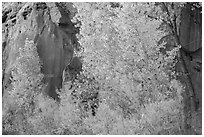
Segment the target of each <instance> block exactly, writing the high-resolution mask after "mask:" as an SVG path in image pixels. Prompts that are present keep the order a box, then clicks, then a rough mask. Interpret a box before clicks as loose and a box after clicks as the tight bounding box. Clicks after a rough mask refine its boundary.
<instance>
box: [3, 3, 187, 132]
mask: <svg viewBox="0 0 204 137" xmlns="http://www.w3.org/2000/svg"><path fill="white" fill-rule="evenodd" d="M181 5H182V4H180V5H179V4H178V9H176V11H169V12H177V14H178V17H179V14H180V8H181V7H182V6H181ZM74 6H75V8H76V9H77V13H76V16H75V17H74V18H73V22H75V23H76V24H77V26H76V27H79V28H80V31H79V34H77V36H78V42H79V43H80V50H79V51H77V52H76V55H77V56H78V57H80V59H82V70H80V71H81V72H80V74H78V76H77V77H74V78H75V79H74V80H73V81H70V82H66V83H63V87H62V89H61V90H60V91H59V92H58V93H59V96H60V102H57V101H55V100H53V99H52V98H50V97H48V96H47V95H46V94H45V93H44V87H45V85H44V84H42V79H43V74H41V72H40V67H41V64H40V61H39V57H38V54H37V50H36V45H35V44H34V43H33V42H32V41H28V40H26V42H25V45H24V46H23V49H19V52H20V56H19V58H18V59H17V60H16V63H15V66H14V68H13V71H12V72H13V73H12V76H13V79H12V88H11V89H10V90H9V92H8V98H11V99H12V101H13V102H10V103H6V104H9V105H10V106H8V105H7V106H4V107H5V108H9V109H5V111H4V113H3V131H4V132H5V134H6V132H9V133H10V134H105V135H107V134H120V135H121V134H125V135H127V134H183V130H184V114H183V113H184V111H183V107H184V104H183V97H182V94H183V92H184V87H183V86H182V84H181V83H180V82H179V81H178V80H177V79H176V73H175V69H174V67H175V63H176V62H177V59H176V56H177V54H178V51H179V48H180V47H179V45H177V46H175V47H174V48H172V49H171V50H170V51H168V52H166V54H163V53H161V48H163V47H164V45H165V42H161V39H162V38H164V37H165V36H168V35H170V34H172V33H173V32H171V29H169V28H168V26H167V24H166V25H165V24H164V21H165V20H166V19H165V17H166V16H165V14H163V12H162V8H161V7H160V6H159V5H157V4H155V3H74ZM150 16H151V17H150ZM172 19H173V17H172ZM178 24H179V22H178Z"/></svg>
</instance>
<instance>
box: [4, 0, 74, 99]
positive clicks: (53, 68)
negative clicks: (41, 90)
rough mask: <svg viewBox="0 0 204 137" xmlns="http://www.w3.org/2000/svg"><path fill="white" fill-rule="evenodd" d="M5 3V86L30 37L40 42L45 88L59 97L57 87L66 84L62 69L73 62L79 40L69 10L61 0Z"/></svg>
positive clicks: (49, 93) (38, 48) (53, 95)
mask: <svg viewBox="0 0 204 137" xmlns="http://www.w3.org/2000/svg"><path fill="white" fill-rule="evenodd" d="M3 5H4V10H3V11H4V12H3V26H4V27H3V38H2V39H3V41H2V44H3V74H4V75H3V87H2V88H3V90H4V91H5V90H6V88H8V87H9V84H10V80H9V79H10V77H11V74H10V72H11V69H12V65H13V64H14V62H15V61H16V58H17V57H18V54H19V51H18V50H19V48H20V47H21V46H23V45H24V44H25V39H26V38H28V39H29V40H33V41H34V43H35V44H36V45H37V50H38V54H39V57H40V59H41V61H42V72H43V74H44V75H45V77H44V82H45V83H47V87H46V89H45V92H47V93H48V95H49V96H51V97H53V98H55V99H57V94H56V92H55V90H56V89H60V88H61V87H62V72H63V70H64V68H65V67H66V66H67V65H69V63H70V62H71V60H72V57H73V52H74V46H75V45H76V43H77V41H76V37H75V33H76V29H75V28H74V25H73V24H72V22H71V20H70V17H69V16H70V15H69V10H68V9H67V8H66V6H65V5H63V4H58V3H12V4H8V3H5V4H3ZM68 5H70V3H68ZM13 20H15V21H13Z"/></svg>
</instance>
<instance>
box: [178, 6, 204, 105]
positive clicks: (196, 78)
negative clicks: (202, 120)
mask: <svg viewBox="0 0 204 137" xmlns="http://www.w3.org/2000/svg"><path fill="white" fill-rule="evenodd" d="M179 38H180V41H181V45H182V47H185V49H187V50H188V51H190V52H191V53H190V54H188V56H189V58H188V59H186V60H185V62H186V66H187V69H188V72H189V73H190V79H191V82H192V85H193V89H194V96H195V98H196V99H195V100H196V102H197V106H196V107H197V108H198V107H199V108H202V13H201V11H200V10H198V9H194V10H192V8H191V3H188V4H187V5H186V6H185V8H184V9H183V10H182V14H181V27H180V37H179Z"/></svg>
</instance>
